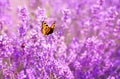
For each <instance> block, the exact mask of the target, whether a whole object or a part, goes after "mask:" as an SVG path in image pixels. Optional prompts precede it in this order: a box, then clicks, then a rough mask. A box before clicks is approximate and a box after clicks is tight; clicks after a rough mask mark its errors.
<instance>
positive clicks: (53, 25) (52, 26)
mask: <svg viewBox="0 0 120 79" xmlns="http://www.w3.org/2000/svg"><path fill="white" fill-rule="evenodd" d="M55 23H56V21H54V23H53V24H52V25H51V28H52V29H54V27H55Z"/></svg>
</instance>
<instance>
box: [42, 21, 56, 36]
mask: <svg viewBox="0 0 120 79" xmlns="http://www.w3.org/2000/svg"><path fill="white" fill-rule="evenodd" d="M54 26H55V22H54V23H53V24H52V25H51V27H49V26H48V25H47V24H46V23H45V21H42V29H41V32H42V34H44V35H49V34H52V33H53V31H54Z"/></svg>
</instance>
